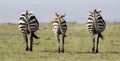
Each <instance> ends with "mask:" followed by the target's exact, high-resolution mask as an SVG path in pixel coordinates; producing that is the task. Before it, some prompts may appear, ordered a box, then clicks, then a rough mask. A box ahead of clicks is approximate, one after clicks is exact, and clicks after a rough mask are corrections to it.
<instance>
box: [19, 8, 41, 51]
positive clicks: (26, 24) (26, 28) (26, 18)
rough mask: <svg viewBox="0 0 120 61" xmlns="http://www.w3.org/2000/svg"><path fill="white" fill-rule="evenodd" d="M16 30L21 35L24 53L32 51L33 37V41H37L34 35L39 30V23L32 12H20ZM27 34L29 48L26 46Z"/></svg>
mask: <svg viewBox="0 0 120 61" xmlns="http://www.w3.org/2000/svg"><path fill="white" fill-rule="evenodd" d="M18 28H19V30H20V31H21V33H22V34H23V37H24V40H25V42H26V51H28V50H29V51H33V49H32V43H33V37H34V38H35V39H39V37H38V36H36V35H35V33H34V32H36V31H37V30H38V29H39V22H38V20H37V18H36V17H35V15H34V14H33V12H32V11H28V10H26V11H23V12H22V14H21V16H20V18H19V24H18ZM28 34H30V46H28V37H27V35H28Z"/></svg>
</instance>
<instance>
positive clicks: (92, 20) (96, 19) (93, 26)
mask: <svg viewBox="0 0 120 61" xmlns="http://www.w3.org/2000/svg"><path fill="white" fill-rule="evenodd" d="M100 12H101V11H97V10H96V9H94V10H93V12H90V15H89V17H88V22H87V24H86V28H87V30H88V32H89V33H90V35H91V37H92V40H93V49H92V51H93V52H94V48H95V36H94V35H95V34H97V35H98V37H97V46H96V53H98V43H99V37H100V38H101V39H103V35H102V34H101V33H102V32H103V31H104V30H105V27H106V24H105V21H104V19H103V18H102V16H101V14H100Z"/></svg>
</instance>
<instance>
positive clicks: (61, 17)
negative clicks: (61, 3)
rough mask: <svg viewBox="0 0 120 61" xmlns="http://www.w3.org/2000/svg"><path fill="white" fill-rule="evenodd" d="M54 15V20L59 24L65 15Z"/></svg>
mask: <svg viewBox="0 0 120 61" xmlns="http://www.w3.org/2000/svg"><path fill="white" fill-rule="evenodd" d="M55 15H56V16H57V18H56V20H57V21H58V22H59V23H61V22H62V21H63V20H64V19H63V18H64V17H65V14H58V13H55Z"/></svg>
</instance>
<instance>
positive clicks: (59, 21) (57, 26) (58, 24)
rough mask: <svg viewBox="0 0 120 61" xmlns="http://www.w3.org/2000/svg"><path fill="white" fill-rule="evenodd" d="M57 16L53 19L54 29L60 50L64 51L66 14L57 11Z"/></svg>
mask: <svg viewBox="0 0 120 61" xmlns="http://www.w3.org/2000/svg"><path fill="white" fill-rule="evenodd" d="M55 15H56V16H57V18H55V19H54V20H53V21H52V30H53V33H54V34H55V38H56V41H57V42H58V52H59V53H60V52H62V53H64V39H65V37H66V31H67V24H66V21H65V19H64V17H65V14H58V13H55ZM59 35H62V49H60V38H59Z"/></svg>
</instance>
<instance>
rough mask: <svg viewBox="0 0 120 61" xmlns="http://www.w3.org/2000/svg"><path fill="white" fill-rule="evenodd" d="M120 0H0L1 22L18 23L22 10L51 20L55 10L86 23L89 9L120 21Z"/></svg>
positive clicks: (106, 18)
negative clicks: (97, 10)
mask: <svg viewBox="0 0 120 61" xmlns="http://www.w3.org/2000/svg"><path fill="white" fill-rule="evenodd" d="M119 6H120V0H0V7H1V10H0V23H7V22H13V23H18V18H19V16H20V15H21V12H22V11H25V10H29V11H33V12H34V14H35V15H36V17H37V18H38V20H39V22H51V21H52V20H53V19H54V18H55V17H56V16H55V14H54V13H55V12H58V13H64V14H66V17H65V19H66V21H67V22H79V23H85V22H86V21H87V17H88V15H89V11H91V10H93V9H95V8H96V9H101V15H102V16H103V18H104V20H105V21H106V22H114V21H119V22H120V20H119V19H120V7H119Z"/></svg>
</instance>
